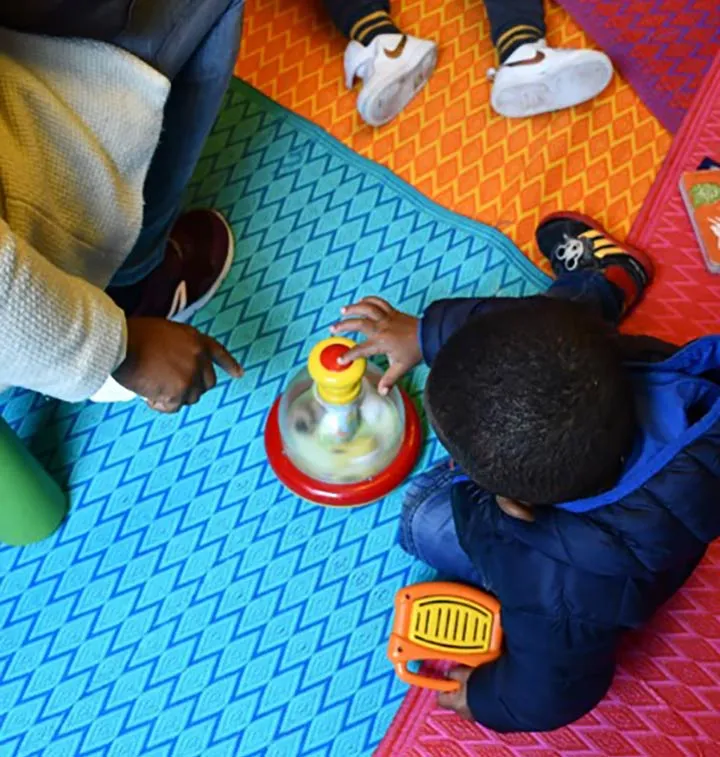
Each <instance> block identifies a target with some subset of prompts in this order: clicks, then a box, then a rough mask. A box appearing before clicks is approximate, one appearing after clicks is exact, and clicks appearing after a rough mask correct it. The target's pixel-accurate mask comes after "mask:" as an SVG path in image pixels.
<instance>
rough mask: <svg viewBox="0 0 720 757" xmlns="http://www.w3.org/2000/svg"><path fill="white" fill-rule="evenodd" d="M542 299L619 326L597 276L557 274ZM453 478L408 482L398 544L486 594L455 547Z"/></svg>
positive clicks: (440, 470)
mask: <svg viewBox="0 0 720 757" xmlns="http://www.w3.org/2000/svg"><path fill="white" fill-rule="evenodd" d="M546 295H547V296H548V297H556V298H559V299H563V300H572V301H573V302H582V303H585V304H587V305H588V306H589V307H591V308H592V309H593V310H595V311H596V312H597V313H598V314H599V315H601V316H602V317H603V318H604V319H605V320H607V321H608V322H610V323H612V324H617V323H618V322H619V320H620V318H621V316H622V312H623V301H622V294H621V292H620V290H619V289H618V288H617V287H615V286H614V285H613V284H611V283H610V282H609V281H608V280H607V279H606V278H605V277H604V276H603V275H602V273H599V272H597V271H574V272H573V273H567V274H563V275H562V276H560V277H558V279H556V281H554V282H553V284H552V285H551V286H550V288H549V289H548V291H547V293H546ZM456 475H457V472H456V471H454V470H453V469H452V468H451V464H450V461H445V462H442V463H439V464H437V465H436V466H435V467H433V468H431V469H430V470H428V471H425V472H424V473H421V474H419V475H418V476H416V477H415V478H414V479H413V480H412V482H411V483H410V486H409V487H408V491H407V493H406V495H405V501H404V502H403V509H402V516H401V521H400V531H399V536H398V540H399V542H400V546H401V547H402V548H403V549H404V550H405V551H406V552H408V553H410V554H411V555H414V556H415V557H417V558H419V559H420V560H422V561H423V562H425V563H427V564H428V565H430V566H431V567H432V568H435V570H437V571H438V573H439V574H440V575H441V576H443V577H447V578H450V579H453V578H454V579H458V580H460V581H464V582H466V583H470V584H474V585H476V586H480V587H482V588H485V589H487V590H489V591H492V587H491V586H488V585H487V582H486V581H485V579H484V577H483V576H482V575H481V573H482V571H481V570H479V568H478V566H475V565H473V564H472V562H471V561H470V558H469V557H468V556H467V554H466V553H465V551H464V550H463V548H462V547H461V546H460V540H459V539H458V535H457V531H456V529H455V520H454V518H453V512H452V502H451V491H452V486H453V482H454V480H455V477H456ZM487 496H488V497H491V496H493V495H491V494H490V493H487Z"/></svg>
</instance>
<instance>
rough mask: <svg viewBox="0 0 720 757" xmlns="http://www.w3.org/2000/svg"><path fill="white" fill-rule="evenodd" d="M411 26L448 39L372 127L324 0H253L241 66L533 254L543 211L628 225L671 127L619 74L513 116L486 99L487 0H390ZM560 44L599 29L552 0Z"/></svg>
mask: <svg viewBox="0 0 720 757" xmlns="http://www.w3.org/2000/svg"><path fill="white" fill-rule="evenodd" d="M393 9H394V16H395V19H396V21H397V22H398V24H399V25H400V26H401V27H402V28H403V29H404V30H405V31H407V32H408V33H409V34H415V35H418V36H422V37H428V38H432V39H436V40H438V42H439V43H440V48H441V51H440V58H439V63H438V69H437V71H436V73H435V75H434V77H433V78H432V79H431V81H430V83H429V85H428V87H427V88H426V89H425V90H424V91H423V92H422V93H421V94H420V95H419V96H418V97H417V98H416V99H415V101H414V102H413V103H412V104H411V105H410V106H409V107H408V108H407V109H406V111H405V112H404V113H403V114H401V115H400V116H399V117H398V118H397V119H396V120H395V121H394V122H392V123H391V124H389V125H387V126H385V127H383V128H380V129H377V130H373V129H371V128H370V127H368V126H366V125H364V124H363V122H362V121H361V120H360V117H359V116H358V114H357V112H356V110H355V97H356V93H351V92H348V91H347V90H345V86H344V82H343V64H342V56H343V51H344V49H345V40H344V38H343V37H342V36H341V35H340V34H339V33H338V32H337V31H335V29H334V27H333V26H332V24H331V23H330V22H329V20H328V18H327V16H326V15H325V12H324V10H323V8H322V2H321V0H247V5H246V10H245V26H244V31H243V40H242V51H241V54H240V57H239V59H238V63H237V66H236V72H235V73H236V75H237V76H239V77H241V78H242V79H244V80H245V81H247V82H248V83H249V84H251V85H252V86H254V87H256V88H257V89H259V90H260V91H261V92H263V93H264V94H266V95H267V96H269V97H271V98H273V99H274V100H276V101H277V102H278V103H280V104H281V105H283V106H285V107H286V108H288V109H290V110H293V111H294V112H295V113H297V114H299V115H301V116H304V117H306V118H308V119H310V120H311V121H314V122H315V123H316V124H318V125H320V126H322V127H323V128H324V129H326V130H327V131H328V132H329V133H330V134H332V135H333V136H334V137H336V138H337V139H339V140H340V141H341V142H344V143H345V144H346V145H348V146H349V147H351V148H352V149H353V150H355V151H356V152H358V153H359V154H361V155H363V156H364V157H367V158H370V159H372V160H374V161H376V162H378V163H382V164H383V165H385V166H387V167H388V168H390V169H391V170H392V171H393V172H394V173H396V174H397V175H398V176H400V177H401V178H402V179H404V180H405V181H407V182H408V183H409V184H411V185H412V186H414V187H415V188H416V189H418V190H420V191H421V192H423V193H424V194H425V195H427V196H428V197H429V198H430V199H432V200H434V201H435V202H437V203H439V204H441V205H443V206H445V207H447V208H449V209H451V210H454V211H457V212H459V213H462V214H464V215H466V216H469V217H471V218H474V219H477V220H480V221H483V222H485V223H487V224H490V225H493V226H497V227H498V228H500V229H502V230H503V231H504V232H505V233H506V234H508V236H510V237H511V238H512V239H513V240H514V241H515V242H516V243H517V244H518V245H519V246H520V247H521V248H522V249H523V250H524V251H525V253H526V254H527V255H528V256H529V257H530V259H531V260H533V261H534V262H535V263H539V264H541V265H544V261H540V259H539V255H538V253H537V252H536V250H535V248H534V244H533V234H534V230H535V227H536V225H537V223H538V221H539V219H540V218H541V217H542V216H543V215H545V214H546V213H549V212H552V211H555V210H560V209H566V210H576V211H583V212H585V213H588V214H590V215H592V216H595V217H596V218H597V219H598V220H600V221H601V222H602V223H603V224H604V225H605V226H606V227H607V228H608V229H609V230H610V231H611V232H612V233H614V234H617V235H619V236H621V237H624V236H625V235H626V234H627V232H628V231H629V229H630V226H631V225H632V222H633V220H634V219H635V217H636V216H637V214H638V212H639V210H640V207H641V205H642V202H643V200H644V199H645V196H646V195H647V193H648V190H649V189H650V185H651V184H652V182H653V179H654V178H655V175H656V173H657V171H658V169H659V167H660V164H661V163H662V160H663V158H664V157H665V154H666V152H667V150H668V148H669V146H670V141H671V137H670V134H669V133H668V132H667V131H666V130H665V129H664V128H663V127H662V126H661V125H660V123H659V122H658V121H657V119H656V118H655V117H654V116H653V115H651V114H650V112H649V111H648V110H647V108H646V107H645V106H644V105H643V104H642V103H641V102H640V100H639V98H638V97H637V95H636V94H635V93H634V92H633V90H632V89H631V88H630V86H629V85H628V84H627V83H626V82H625V81H623V80H622V79H620V77H618V76H616V77H615V80H614V82H613V83H612V84H611V86H610V87H609V88H608V89H607V90H606V91H605V92H604V93H603V95H601V96H600V97H599V98H597V99H596V100H595V101H593V102H592V103H587V104H585V105H583V106H580V107H578V108H575V109H573V110H571V111H563V112H560V113H554V114H551V115H547V116H539V117H536V118H533V119H522V120H512V121H511V120H507V119H504V118H501V117H499V116H497V115H495V114H494V113H493V112H492V111H491V109H490V106H489V102H488V99H489V92H490V84H489V82H488V81H487V77H486V73H487V69H488V68H489V67H491V66H494V65H496V61H495V54H494V51H493V48H492V44H491V41H490V30H489V25H488V21H487V17H486V15H485V11H484V9H483V4H482V2H480V0H402V2H399V1H397V0H396V2H394V3H393ZM547 22H548V30H549V31H548V40H549V42H550V44H551V45H555V46H565V47H590V46H593V45H592V42H591V40H590V39H589V38H588V37H587V36H586V35H585V33H584V32H583V31H582V30H581V29H580V28H579V27H578V26H577V25H576V24H575V23H574V22H573V20H572V19H571V18H570V17H569V16H568V14H567V12H566V11H564V10H563V9H562V8H560V7H559V6H556V5H549V6H548V7H547Z"/></svg>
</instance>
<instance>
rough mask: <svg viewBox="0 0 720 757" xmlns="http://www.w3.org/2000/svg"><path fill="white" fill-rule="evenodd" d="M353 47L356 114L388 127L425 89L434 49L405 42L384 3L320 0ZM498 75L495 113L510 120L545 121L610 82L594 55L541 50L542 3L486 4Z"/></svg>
mask: <svg viewBox="0 0 720 757" xmlns="http://www.w3.org/2000/svg"><path fill="white" fill-rule="evenodd" d="M325 5H326V7H327V9H328V12H329V14H330V16H331V17H332V19H333V21H334V22H335V24H336V26H337V27H338V29H340V31H342V33H343V34H345V36H346V37H347V38H348V39H349V40H350V42H349V44H348V46H347V48H346V50H345V81H346V84H347V87H348V89H350V88H351V87H352V86H353V82H354V81H355V79H361V80H362V82H363V86H362V90H361V92H360V95H359V96H358V111H359V112H360V115H361V117H362V118H363V119H364V120H365V121H366V122H367V123H368V124H370V125H371V126H382V125H383V124H385V123H387V122H388V121H391V120H392V119H393V118H395V116H397V115H398V113H400V111H402V110H403V108H405V106H406V105H407V104H408V103H409V102H410V100H412V98H413V97H414V96H415V95H416V94H417V93H418V92H419V91H420V90H421V89H422V88H423V87H424V86H425V84H426V82H427V81H428V79H429V78H430V75H431V74H432V72H433V70H434V69H435V64H436V62H437V54H438V50H437V45H436V43H435V42H432V41H430V40H424V39H418V38H417V37H411V36H408V35H406V34H404V33H403V32H402V31H401V30H400V29H399V28H398V27H397V26H396V25H395V23H394V21H393V20H392V18H391V17H390V1H389V0H351V1H348V0H325ZM485 6H486V8H487V12H488V16H489V18H490V26H491V30H492V39H493V43H494V44H495V47H496V48H497V51H498V57H499V60H500V68H499V69H498V70H497V71H495V70H491V71H490V72H489V75H490V76H491V78H493V79H494V85H493V90H492V94H491V98H490V102H491V105H492V107H493V108H494V109H495V110H496V111H497V112H498V113H499V114H500V115H503V116H507V117H510V118H513V117H524V116H532V115H536V114H538V113H548V112H550V111H554V110H560V109H562V108H569V107H571V106H573V105H577V104H578V103H582V102H585V101H586V100H591V99H592V98H593V97H595V96H596V95H598V94H600V92H602V90H603V89H605V87H606V86H607V85H608V83H609V82H610V79H611V78H612V64H611V63H610V60H609V58H608V57H607V56H606V55H604V54H603V53H601V52H598V51H596V50H554V49H552V48H550V47H548V46H547V45H546V43H545V21H544V16H543V7H542V0H485Z"/></svg>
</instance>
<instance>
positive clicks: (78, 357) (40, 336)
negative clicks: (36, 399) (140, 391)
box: [0, 219, 126, 402]
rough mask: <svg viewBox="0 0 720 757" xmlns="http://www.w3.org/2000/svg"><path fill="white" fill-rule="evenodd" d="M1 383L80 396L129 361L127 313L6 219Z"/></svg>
mask: <svg viewBox="0 0 720 757" xmlns="http://www.w3.org/2000/svg"><path fill="white" fill-rule="evenodd" d="M0 334H1V338H0V384H2V385H4V386H20V387H23V388H25V389H32V390H34V391H37V392H41V393H43V394H47V395H49V396H51V397H57V398H58V399H61V400H67V401H69V402H77V401H80V400H84V399H87V398H88V397H90V396H92V395H93V394H94V393H95V392H96V391H97V390H98V389H99V388H100V387H101V386H102V384H103V383H104V382H105V380H106V379H107V378H108V376H109V375H110V374H112V373H113V372H114V371H115V369H116V368H117V367H118V365H120V363H121V362H122V361H123V360H124V359H125V348H126V322H125V316H124V314H123V312H122V311H121V310H120V309H119V308H118V307H117V306H116V305H115V304H114V303H113V302H112V300H111V299H110V298H109V297H108V296H107V295H106V294H105V293H104V292H102V291H101V290H100V289H98V288H97V287H94V286H93V285H91V284H89V283H88V282H86V281H83V280H82V279H79V278H76V277H74V276H70V275H68V274H66V273H64V272H63V271H61V270H59V269H58V268H56V267H55V266H54V265H53V264H52V263H50V261H48V260H46V259H45V258H44V257H43V256H42V255H40V254H39V253H38V252H37V251H36V250H34V249H33V248H32V247H31V246H29V245H28V244H26V243H25V242H24V241H23V240H22V239H19V238H17V237H16V236H15V235H14V234H13V233H12V231H11V230H10V227H9V226H8V225H7V223H5V221H3V220H2V219H0Z"/></svg>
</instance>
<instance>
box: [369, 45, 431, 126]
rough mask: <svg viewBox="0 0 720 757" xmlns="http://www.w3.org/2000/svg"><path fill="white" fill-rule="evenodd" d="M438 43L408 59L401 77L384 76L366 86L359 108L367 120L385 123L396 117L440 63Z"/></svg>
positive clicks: (373, 122) (376, 124)
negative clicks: (438, 60)
mask: <svg viewBox="0 0 720 757" xmlns="http://www.w3.org/2000/svg"><path fill="white" fill-rule="evenodd" d="M437 56H438V50H437V46H435V45H433V47H432V48H431V49H429V50H427V49H426V50H425V51H424V52H420V53H419V54H418V55H416V56H415V58H414V59H412V60H408V62H407V66H406V69H405V70H404V71H403V72H402V74H400V76H399V77H398V76H397V75H396V76H385V77H383V78H382V79H379V80H378V81H377V82H373V87H372V88H368V87H367V86H365V87H363V89H362V91H361V92H360V95H359V96H358V103H357V108H358V111H359V112H360V116H361V117H362V119H363V121H365V123H367V124H369V125H370V126H383V125H384V124H386V123H389V122H390V121H392V120H393V118H395V117H396V116H397V115H398V114H399V113H400V112H401V111H402V110H404V109H405V107H407V105H408V103H409V102H410V101H411V100H412V99H413V98H414V97H415V95H417V93H418V92H419V91H420V90H421V89H422V88H423V87H424V86H425V85H426V84H427V82H428V79H429V78H430V76H431V75H432V73H433V71H434V70H435V66H436V65H437Z"/></svg>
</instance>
